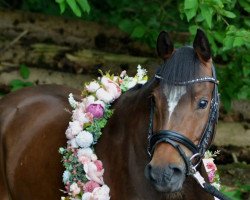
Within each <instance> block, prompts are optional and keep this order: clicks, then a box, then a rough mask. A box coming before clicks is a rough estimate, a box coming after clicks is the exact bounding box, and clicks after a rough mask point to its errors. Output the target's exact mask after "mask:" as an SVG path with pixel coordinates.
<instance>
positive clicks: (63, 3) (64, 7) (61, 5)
mask: <svg viewBox="0 0 250 200" xmlns="http://www.w3.org/2000/svg"><path fill="white" fill-rule="evenodd" d="M59 7H60V12H61V14H62V13H64V11H65V9H66V3H65V1H63V2H62V3H60V4H59Z"/></svg>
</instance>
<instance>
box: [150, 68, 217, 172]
mask: <svg viewBox="0 0 250 200" xmlns="http://www.w3.org/2000/svg"><path fill="white" fill-rule="evenodd" d="M155 78H156V79H157V80H159V81H162V80H164V79H163V78H162V77H161V76H160V75H157V74H156V75H155ZM201 82H211V83H214V90H213V95H212V100H211V104H210V111H209V118H208V121H207V124H206V126H205V128H204V131H203V133H202V137H201V139H200V141H199V144H198V145H195V144H194V143H193V142H192V141H191V140H190V139H189V138H187V137H186V136H184V135H183V134H181V133H178V132H175V131H172V130H160V131H156V132H155V131H154V130H153V122H154V107H155V105H154V104H155V103H154V101H153V100H151V108H150V117H149V132H148V154H149V156H150V157H151V156H152V154H153V152H154V149H155V147H156V145H157V144H159V143H162V142H165V143H168V144H170V145H172V146H173V147H174V148H175V149H176V150H177V151H178V152H179V154H180V155H181V157H182V159H183V160H184V163H185V166H186V175H192V174H193V173H194V170H195V168H196V167H197V166H198V165H199V163H200V161H201V159H202V158H203V156H204V154H205V152H206V150H207V149H208V148H209V146H210V144H211V142H212V140H213V137H214V134H215V126H216V124H217V121H218V114H219V94H218V86H217V84H218V81H217V78H216V73H215V68H214V66H212V77H207V76H205V77H201V78H197V79H194V80H189V81H184V82H175V83H174V85H177V86H184V85H190V84H195V83H201ZM180 144H182V145H183V146H185V147H186V148H188V149H189V150H190V151H191V152H192V154H193V155H192V156H191V157H188V156H187V155H186V154H185V152H184V150H183V149H182V148H181V146H180ZM194 160H195V163H194Z"/></svg>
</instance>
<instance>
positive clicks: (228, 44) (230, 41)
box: [223, 36, 234, 51]
mask: <svg viewBox="0 0 250 200" xmlns="http://www.w3.org/2000/svg"><path fill="white" fill-rule="evenodd" d="M233 42H234V37H233V36H226V38H225V39H224V41H223V44H224V45H223V46H224V47H223V50H224V51H226V50H228V49H231V48H232V47H233Z"/></svg>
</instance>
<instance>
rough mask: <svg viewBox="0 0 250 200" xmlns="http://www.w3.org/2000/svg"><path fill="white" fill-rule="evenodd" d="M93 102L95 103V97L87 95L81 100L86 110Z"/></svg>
mask: <svg viewBox="0 0 250 200" xmlns="http://www.w3.org/2000/svg"><path fill="white" fill-rule="evenodd" d="M94 102H95V97H94V96H93V95H89V96H87V97H85V98H84V99H83V100H82V103H83V104H84V107H85V108H87V107H88V106H89V105H90V104H92V103H94Z"/></svg>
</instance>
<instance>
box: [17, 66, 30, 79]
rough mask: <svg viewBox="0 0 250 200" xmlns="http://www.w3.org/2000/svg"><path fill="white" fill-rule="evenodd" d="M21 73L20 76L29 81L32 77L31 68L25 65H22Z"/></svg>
mask: <svg viewBox="0 0 250 200" xmlns="http://www.w3.org/2000/svg"><path fill="white" fill-rule="evenodd" d="M19 72H20V75H21V76H22V78H23V79H28V78H29V76H30V70H29V68H28V67H27V66H26V65H24V64H21V65H20V70H19Z"/></svg>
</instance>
